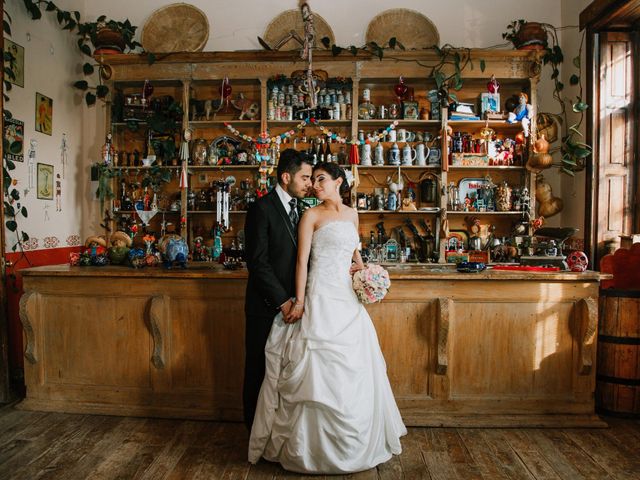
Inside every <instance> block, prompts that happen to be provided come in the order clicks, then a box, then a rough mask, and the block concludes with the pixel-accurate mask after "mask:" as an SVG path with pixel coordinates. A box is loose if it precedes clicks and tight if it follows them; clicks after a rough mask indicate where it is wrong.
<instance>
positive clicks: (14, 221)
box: [2, 10, 29, 252]
mask: <svg viewBox="0 0 640 480" xmlns="http://www.w3.org/2000/svg"><path fill="white" fill-rule="evenodd" d="M2 26H3V30H4V33H5V34H6V35H7V36H9V37H10V36H11V17H10V16H9V14H8V13H7V11H6V10H3V22H2ZM3 59H4V61H5V62H8V63H7V65H5V67H4V77H5V78H4V82H3V92H2V95H3V99H4V102H5V103H6V102H8V101H9V100H10V98H9V95H8V92H9V91H11V82H10V81H9V80H7V78H8V79H10V80H15V78H16V74H15V71H14V68H15V61H16V59H15V57H14V56H13V55H12V54H11V53H10V52H4V53H3ZM2 115H3V118H4V120H7V119H10V118H12V117H13V115H12V114H11V112H10V111H9V110H7V109H4V110H3V112H2ZM3 125H4V123H3ZM9 148H10V145H9V140H8V139H7V138H6V137H4V135H3V139H2V151H3V152H7V151H9ZM15 168H16V165H15V163H13V162H12V161H11V160H9V159H7V158H3V164H2V175H3V177H4V178H3V187H4V191H3V193H4V202H3V206H4V215H5V227H6V228H7V230H9V231H10V232H13V233H15V234H16V240H15V242H14V244H13V245H12V246H11V250H12V251H14V252H15V251H16V250H17V249H18V248H19V249H20V251H22V252H24V249H23V244H24V242H28V241H29V235H28V234H27V232H25V231H24V230H22V229H21V228H20V225H19V223H18V222H19V221H20V220H21V219H26V218H27V217H28V216H29V212H28V211H27V207H25V206H24V205H22V204H21V202H20V198H21V197H20V191H19V190H18V188H17V181H16V180H14V179H13V177H12V176H11V171H13V170H15Z"/></svg>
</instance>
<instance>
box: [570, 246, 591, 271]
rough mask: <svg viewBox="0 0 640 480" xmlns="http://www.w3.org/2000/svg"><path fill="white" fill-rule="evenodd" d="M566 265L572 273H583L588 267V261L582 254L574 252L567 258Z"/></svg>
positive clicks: (577, 251)
mask: <svg viewBox="0 0 640 480" xmlns="http://www.w3.org/2000/svg"><path fill="white" fill-rule="evenodd" d="M567 265H569V269H570V270H571V271H572V272H584V271H585V270H586V269H587V266H588V265H589V259H588V258H587V255H586V254H585V253H584V252H581V251H579V250H574V251H573V252H571V253H570V254H569V256H568V257H567Z"/></svg>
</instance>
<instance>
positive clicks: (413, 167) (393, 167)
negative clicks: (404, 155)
mask: <svg viewBox="0 0 640 480" xmlns="http://www.w3.org/2000/svg"><path fill="white" fill-rule="evenodd" d="M341 166H343V167H345V168H348V167H349V165H341ZM398 167H400V169H401V170H405V169H408V170H436V169H440V165H426V166H422V165H358V169H360V170H397V169H398Z"/></svg>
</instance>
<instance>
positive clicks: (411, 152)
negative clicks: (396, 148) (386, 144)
mask: <svg viewBox="0 0 640 480" xmlns="http://www.w3.org/2000/svg"><path fill="white" fill-rule="evenodd" d="M415 159H416V149H415V148H411V146H410V145H409V144H407V145H405V146H404V148H403V149H402V165H405V166H410V165H413V161H414V160H415Z"/></svg>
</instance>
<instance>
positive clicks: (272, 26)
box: [262, 8, 335, 50]
mask: <svg viewBox="0 0 640 480" xmlns="http://www.w3.org/2000/svg"><path fill="white" fill-rule="evenodd" d="M313 28H314V30H315V37H316V38H315V39H316V41H315V43H316V45H315V46H316V47H321V46H322V44H321V43H320V40H322V38H323V37H329V41H330V42H331V44H333V43H335V37H334V35H333V30H331V27H330V26H329V24H328V23H327V22H326V20H325V19H324V18H322V17H321V16H320V15H318V14H317V13H316V12H313ZM291 30H294V31H295V32H296V33H297V34H298V35H299V36H300V38H302V39H304V24H303V23H302V14H301V13H300V9H299V8H294V9H292V10H285V11H284V12H282V13H280V14H279V15H278V16H276V17H275V18H273V20H271V22H269V25H267V28H266V29H265V31H264V35H262V38H263V39H264V41H265V42H267V43H268V44H269V46H270V47H271V48H275V47H276V46H277V45H278V44H279V43H280V42H283V41H285V39H286V38H287V37H288V36H289V35H290V33H291ZM301 48H302V45H300V44H299V43H298V42H297V41H295V40H294V39H289V40H288V41H286V42H285V43H283V44H282V45H281V46H280V47H279V48H278V50H300V49H301Z"/></svg>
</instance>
